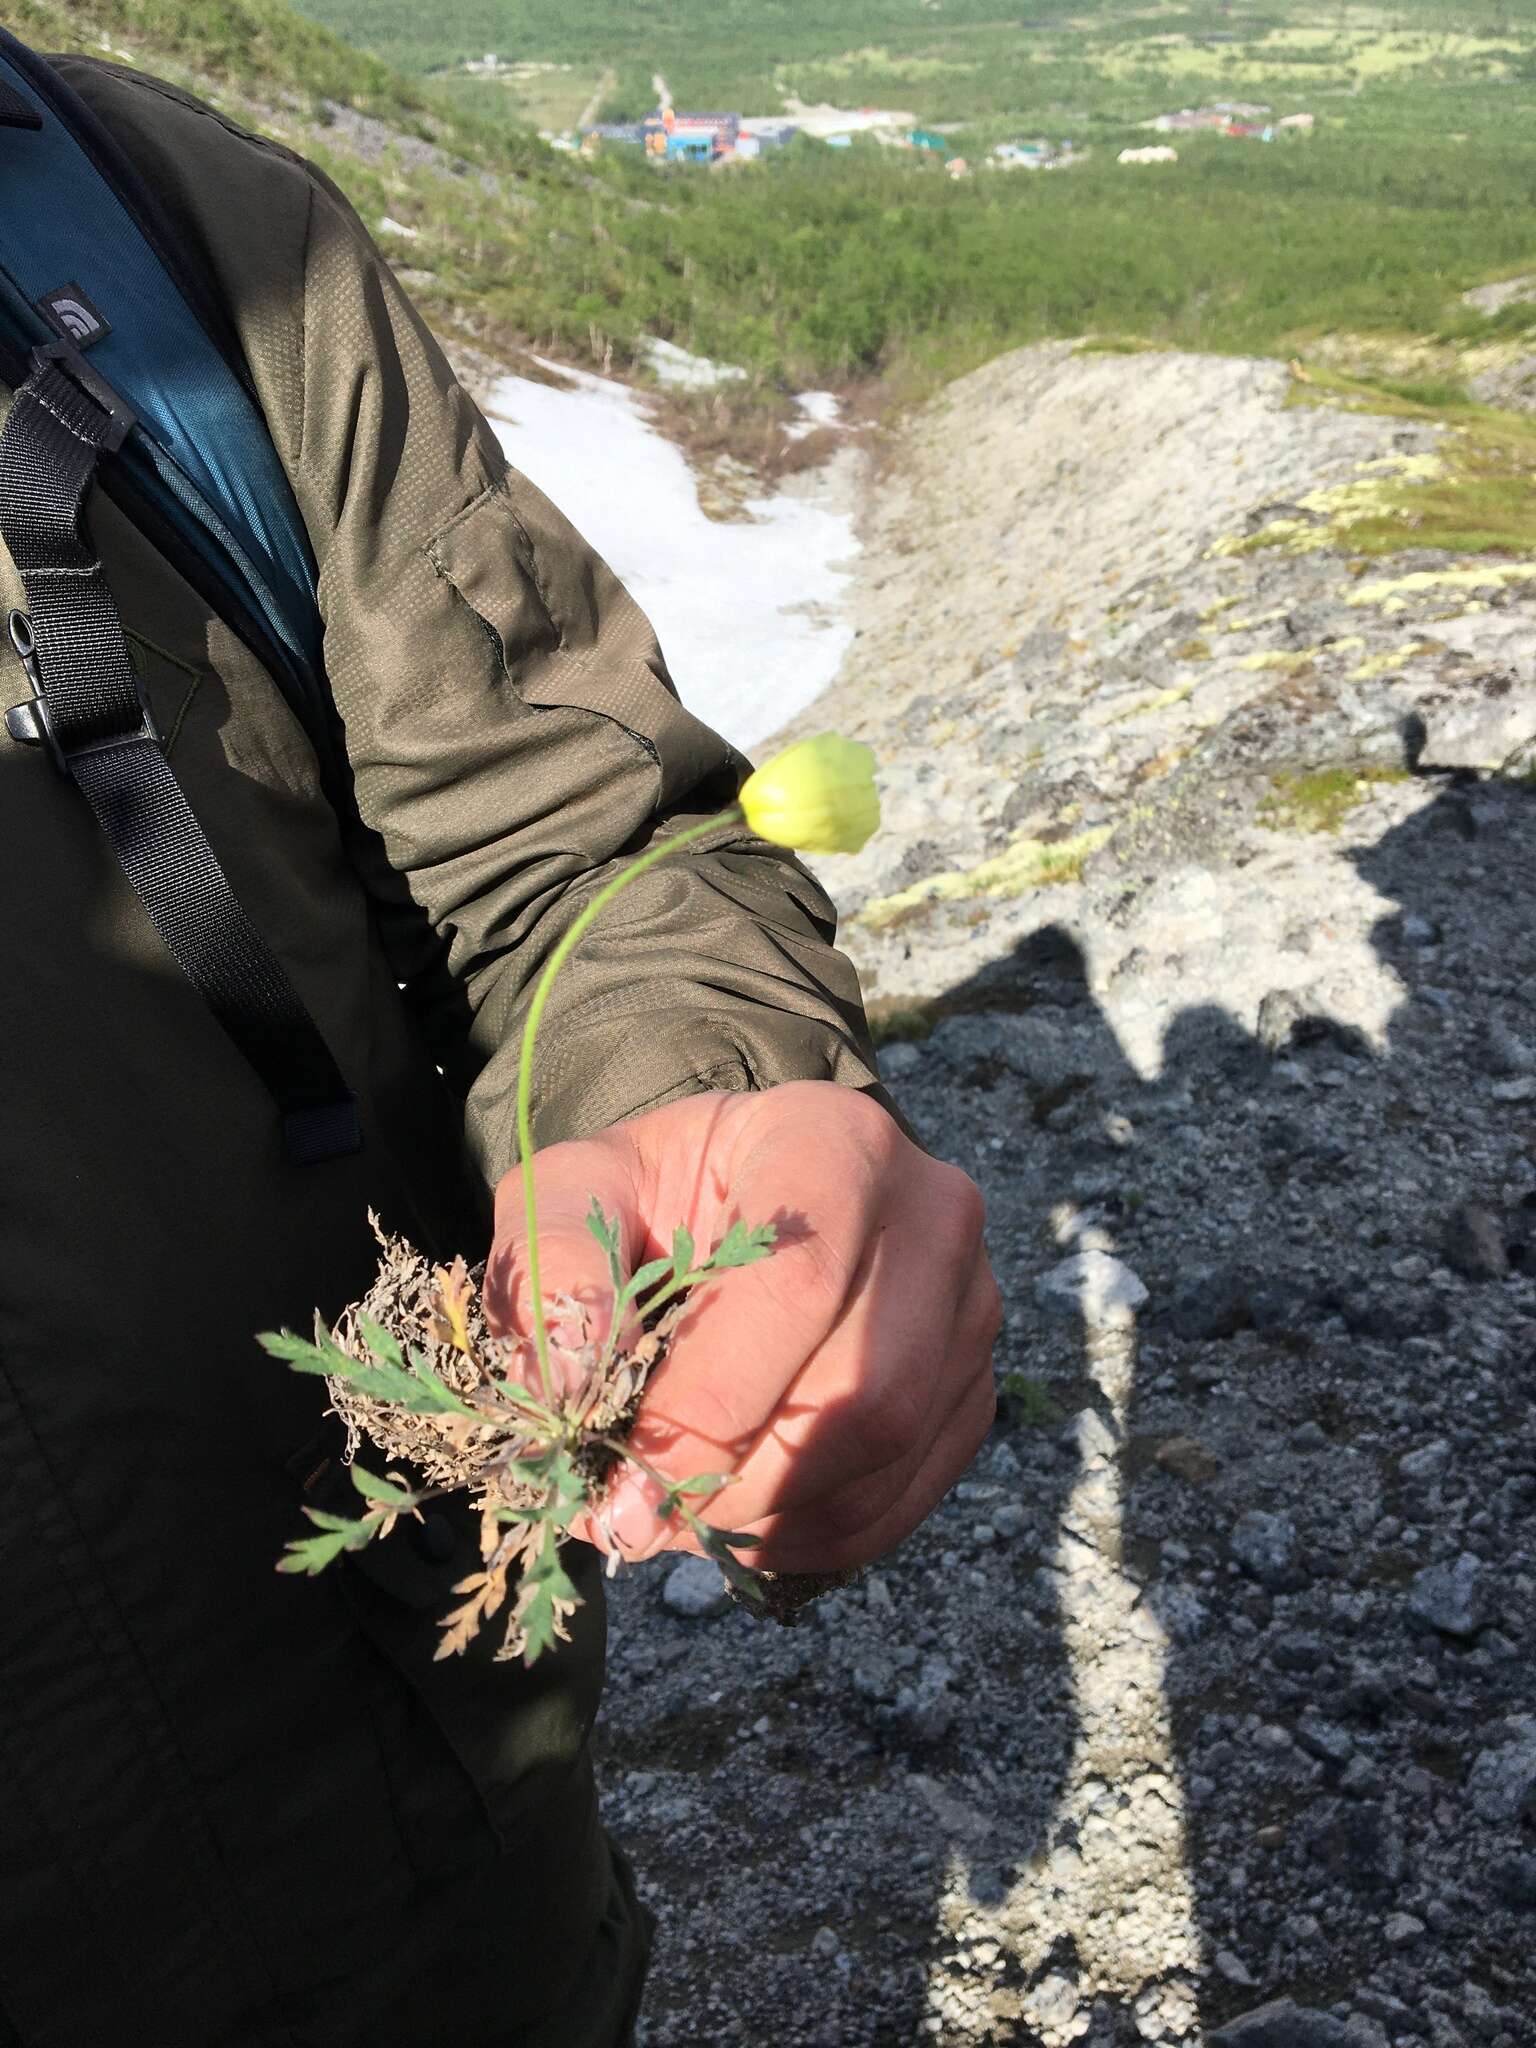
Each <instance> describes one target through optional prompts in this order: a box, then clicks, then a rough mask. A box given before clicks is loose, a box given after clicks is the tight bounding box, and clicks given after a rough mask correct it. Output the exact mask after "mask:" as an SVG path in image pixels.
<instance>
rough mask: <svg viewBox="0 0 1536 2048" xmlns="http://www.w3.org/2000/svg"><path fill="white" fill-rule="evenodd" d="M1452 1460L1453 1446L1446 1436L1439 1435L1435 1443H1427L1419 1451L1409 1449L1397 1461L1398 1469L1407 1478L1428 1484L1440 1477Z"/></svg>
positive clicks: (1419, 1483)
mask: <svg viewBox="0 0 1536 2048" xmlns="http://www.w3.org/2000/svg"><path fill="white" fill-rule="evenodd" d="M1450 1462H1451V1447H1450V1445H1449V1444H1448V1443H1447V1442H1446V1441H1445V1439H1444V1437H1437V1438H1436V1439H1435V1441H1434V1442H1433V1443H1430V1444H1425V1445H1423V1447H1422V1448H1421V1449H1419V1450H1417V1451H1409V1452H1407V1453H1406V1454H1405V1455H1404V1456H1403V1457H1401V1458H1399V1459H1398V1461H1397V1469H1398V1471H1399V1472H1401V1473H1402V1475H1403V1477H1404V1478H1405V1479H1411V1480H1413V1482H1414V1484H1415V1485H1418V1486H1428V1485H1429V1484H1431V1482H1432V1481H1434V1480H1436V1479H1439V1478H1440V1477H1441V1476H1442V1474H1443V1473H1444V1471H1445V1468H1446V1466H1447V1465H1449V1464H1450Z"/></svg>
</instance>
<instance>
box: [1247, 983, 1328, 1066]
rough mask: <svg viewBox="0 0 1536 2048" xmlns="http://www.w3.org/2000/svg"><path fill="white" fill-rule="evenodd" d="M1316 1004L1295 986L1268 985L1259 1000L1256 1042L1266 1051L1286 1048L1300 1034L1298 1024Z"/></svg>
mask: <svg viewBox="0 0 1536 2048" xmlns="http://www.w3.org/2000/svg"><path fill="white" fill-rule="evenodd" d="M1316 1008H1317V1005H1316V1004H1315V1003H1309V1002H1308V1001H1307V999H1306V997H1305V996H1304V995H1302V994H1301V992H1300V991H1299V990H1297V989H1294V988H1272V989H1271V990H1270V991H1269V994H1268V995H1267V996H1265V997H1264V999H1263V1000H1262V1002H1261V1003H1260V1004H1259V1014H1258V1020H1257V1023H1256V1026H1255V1033H1256V1036H1257V1038H1258V1041H1259V1043H1260V1045H1262V1046H1263V1047H1264V1049H1265V1050H1266V1052H1274V1053H1283V1052H1289V1051H1290V1049H1291V1045H1292V1043H1293V1041H1295V1040H1296V1039H1298V1038H1300V1037H1302V1036H1304V1030H1303V1031H1298V1029H1297V1027H1298V1025H1301V1026H1304V1025H1305V1020H1306V1019H1307V1017H1308V1016H1309V1015H1310V1014H1312V1013H1313V1012H1315V1010H1316Z"/></svg>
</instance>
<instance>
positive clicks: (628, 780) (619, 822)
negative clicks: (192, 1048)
mask: <svg viewBox="0 0 1536 2048" xmlns="http://www.w3.org/2000/svg"><path fill="white" fill-rule="evenodd" d="M309 176H310V195H311V196H310V204H309V218H308V223H307V233H306V244H305V261H304V275H305V286H304V290H305V300H304V345H303V364H302V385H301V389H302V401H301V412H300V430H299V437H298V440H297V443H296V446H295V448H294V450H293V458H292V469H293V474H294V477H295V481H296V484H297V486H298V489H299V493H300V498H301V503H302V507H303V510H304V512H305V515H306V518H307V520H308V522H309V525H310V530H311V532H312V534H313V536H314V538H315V542H316V549H317V553H318V556H319V560H320V600H321V608H322V611H323V614H324V621H325V648H326V657H327V667H328V670H329V674H330V678H331V682H332V686H333V689H334V693H335V699H336V704H337V708H338V710H339V712H340V715H341V719H342V721H343V724H344V727H345V734H346V745H347V751H348V754H349V757H350V760H351V764H352V769H353V775H354V779H355V789H356V797H357V804H358V808H359V811H360V813H361V817H362V821H363V823H364V825H365V827H366V828H368V830H369V832H370V833H371V834H372V835H374V839H375V843H376V845H377V846H378V847H380V848H381V849H382V853H383V855H384V857H385V859H386V860H387V863H388V867H389V869H390V870H391V872H392V877H394V878H399V879H398V881H397V882H396V883H395V886H396V887H397V888H398V887H399V886H400V885H401V884H403V887H404V889H405V890H406V891H408V893H409V898H410V901H411V904H412V905H414V906H415V908H416V911H417V913H419V916H420V918H424V921H425V925H426V927H427V928H428V930H429V932H430V934H431V936H432V939H433V941H434V943H435V946H436V949H437V957H438V959H439V961H440V962H441V963H444V964H446V968H447V970H448V976H449V978H450V983H451V987H452V989H453V991H454V992H455V994H456V996H457V998H458V1001H457V1004H456V1010H457V1022H456V1025H455V1030H456V1032H457V1039H458V1046H457V1050H458V1052H459V1055H460V1057H459V1058H458V1059H457V1061H455V1060H454V1058H453V1054H454V1048H453V1047H451V1046H450V1047H449V1048H448V1050H447V1052H446V1053H440V1055H439V1056H440V1057H443V1058H444V1061H445V1067H447V1068H448V1069H449V1071H450V1072H451V1071H452V1068H453V1065H455V1064H456V1065H457V1066H458V1068H459V1071H460V1073H461V1075H462V1079H463V1082H464V1085H465V1087H466V1090H467V1105H468V1125H469V1134H470V1141H471V1144H472V1146H473V1148H474V1150H475V1152H476V1155H477V1157H478V1160H479V1162H480V1164H481V1165H482V1167H483V1169H484V1171H485V1173H486V1174H487V1175H488V1176H490V1177H493V1178H494V1177H495V1176H497V1175H499V1174H500V1173H501V1172H503V1171H504V1170H505V1169H506V1168H507V1167H508V1166H509V1165H510V1164H511V1163H512V1162H513V1159H514V1157H515V1150H516V1144H515V1115H514V1103H515V1083H516V1067H517V1057H518V1049H519V1040H520V1034H521V1029H522V1022H523V1016H524V1012H525V1007H526V1004H527V1002H528V1000H529V998H530V996H531V993H532V987H533V983H534V981H535V979H536V977H537V975H538V972H539V969H540V968H541V966H542V965H543V963H544V961H545V960H546V959H547V957H548V955H549V952H550V950H551V948H552V947H553V946H554V945H555V943H556V941H557V940H558V939H559V937H560V935H561V934H562V932H564V931H565V930H566V928H567V927H568V926H569V924H570V922H571V920H572V919H573V918H574V917H575V916H576V914H577V912H578V911H579V910H580V908H581V907H582V905H583V904H584V903H586V902H587V901H588V900H589V899H590V897H591V896H592V894H593V893H594V892H595V891H596V890H597V889H598V888H599V887H600V886H601V885H602V884H603V883H604V882H605V881H606V880H608V879H609V878H610V877H611V876H612V875H613V874H614V873H615V872H616V870H617V868H618V866H620V865H622V863H623V861H624V860H625V859H626V858H629V857H632V856H633V854H634V853H635V852H637V851H638V850H640V849H641V848H643V847H644V846H645V845H647V844H648V843H649V842H651V841H652V840H653V839H654V838H655V837H656V836H657V835H660V834H665V833H667V832H671V831H673V830H676V829H677V827H678V826H679V825H680V824H682V823H684V822H687V821H688V820H689V819H692V818H696V817H706V816H708V815H710V814H711V813H712V812H714V811H716V810H718V809H719V808H721V807H722V806H723V805H724V804H725V803H727V802H728V801H729V800H730V798H731V797H732V796H733V795H734V793H735V790H736V788H737V787H738V786H739V782H740V780H741V777H742V776H743V775H744V773H745V772H746V767H747V764H746V763H745V762H744V761H743V760H742V759H741V757H740V756H739V755H737V754H736V753H735V752H734V751H733V750H732V749H731V748H730V747H729V746H728V745H726V743H725V742H724V741H723V740H721V739H720V738H719V737H717V735H716V734H714V733H713V732H711V731H710V730H709V729H708V728H707V727H706V726H704V725H703V724H701V723H700V722H699V720H697V719H696V718H694V717H692V716H691V715H690V714H689V713H688V712H686V711H685V710H684V709H683V708H682V706H681V704H680V703H679V701H678V699H677V695H676V693H675V691H674V689H673V687H672V684H671V681H670V678H669V677H668V674H667V670H666V667H665V664H664V662H663V659H662V656H661V652H660V650H659V648H658V646H657V643H656V640H655V637H654V635H653V633H652V631H651V629H650V626H649V624H648V623H647V621H646V619H645V618H644V616H643V615H642V613H641V612H640V610H639V609H638V607H637V606H636V605H635V604H634V602H633V601H632V600H631V599H630V597H629V596H628V594H627V593H626V592H625V591H624V589H623V588H622V587H621V585H620V584H619V582H618V580H617V579H616V578H615V577H614V575H613V574H612V573H611V572H610V570H609V569H608V568H607V567H606V566H605V565H604V563H603V562H601V561H600V560H599V559H598V558H597V556H596V555H595V554H594V553H593V552H592V550H591V549H590V548H589V547H588V546H587V545H586V544H585V542H584V541H583V540H582V539H581V538H580V536H579V535H578V534H577V533H576V532H575V531H574V530H573V528H572V527H571V526H570V525H569V524H568V523H567V521H566V520H565V519H564V518H563V517H562V516H561V514H560V513H559V512H557V511H556V509H555V508H554V506H553V505H552V504H551V503H550V502H549V501H548V500H547V499H546V498H545V497H543V496H542V495H541V494H540V492H538V491H537V490H536V489H535V488H534V487H533V486H532V485H531V484H530V483H529V482H528V481H527V480H526V479H525V478H523V477H522V476H520V475H519V474H518V473H517V472H516V471H515V470H513V469H511V468H510V467H509V466H508V464H507V461H506V459H505V457H504V455H503V454H502V452H501V449H500V447H499V445H498V444H497V442H496V440H495V437H494V435H493V434H492V432H491V430H490V428H489V427H488V425H487V424H486V422H485V420H484V419H483V418H482V417H481V415H480V414H479V412H478V411H477V410H476V408H475V407H474V406H473V404H472V403H471V402H470V400H469V398H468V397H467V396H466V394H465V393H464V392H463V390H462V389H461V388H460V387H459V386H458V384H457V383H456V382H455V380H454V378H453V375H452V373H451V371H450V370H449V368H448V366H447V364H446V362H445V361H444V358H443V355H442V353H441V351H440V350H439V349H438V347H437V345H436V344H435V342H434V341H433V340H432V338H431V336H430V335H429V334H428V332H427V331H426V328H425V326H424V325H423V323H422V321H421V320H420V318H419V317H418V316H417V314H416V313H415V311H414V310H413V308H412V307H411V306H410V304H409V303H408V301H407V300H406V298H405V297H404V295H403V293H402V292H401V290H400V289H399V287H398V285H397V284H396V282H395V280H394V278H393V276H392V275H391V273H390V271H389V269H388V267H387V265H386V264H385V262H384V261H383V259H382V258H381V257H380V255H379V254H378V252H377V251H376V250H375V248H374V246H373V244H372V242H371V241H370V239H369V238H368V236H367V234H366V233H365V232H364V230H363V228H362V226H361V224H360V223H359V221H358V220H357V218H356V216H355V215H354V214H353V212H352V210H351V208H350V207H349V206H348V205H347V204H346V202H345V201H344V200H343V199H342V198H341V197H340V195H339V194H338V193H336V192H335V190H334V188H332V187H331V186H329V185H328V183H327V182H326V181H325V180H324V179H323V178H319V177H317V176H316V175H315V174H314V173H312V172H311V173H310V174H309ZM621 487H622V486H621V484H620V483H619V481H618V480H615V488H621ZM386 892H387V885H386ZM833 929H834V920H833V915H832V911H831V907H830V905H829V903H828V901H827V899H826V897H825V895H824V894H823V892H822V890H821V889H820V888H819V887H818V886H817V884H816V883H815V882H814V881H813V880H812V879H811V877H810V876H809V875H808V874H807V873H806V871H805V870H804V869H803V868H802V867H801V866H800V865H799V864H798V863H797V862H796V861H795V860H794V859H793V858H791V857H790V856H789V855H787V854H785V853H784V852H782V851H781V850H779V849H776V848H772V847H769V846H766V845H765V844H763V843H762V842H760V841H757V840H755V839H754V838H753V837H752V836H751V835H750V834H749V833H748V832H747V831H746V829H745V827H735V828H727V829H723V830H721V831H720V832H718V833H716V834H712V835H710V836H709V837H708V838H707V839H705V840H702V841H700V842H699V843H698V845H697V846H695V847H694V848H693V849H692V850H691V851H689V852H688V853H685V854H683V855H680V856H677V857H675V858H673V859H671V860H668V861H666V862H664V863H662V864H661V865H660V866H659V867H658V868H656V869H654V870H652V871H651V873H650V874H649V875H647V876H646V877H644V878H643V879H642V880H641V881H640V882H638V883H637V884H635V885H634V886H633V887H632V888H630V889H629V890H628V891H626V893H625V894H624V895H623V896H622V897H621V898H620V899H619V900H618V901H617V902H616V903H615V904H614V905H613V906H611V907H610V908H609V909H608V910H606V911H605V912H604V914H603V916H602V918H601V919H600V920H599V921H598V923H597V924H596V925H595V927H594V928H593V930H592V932H591V933H590V935H589V936H588V937H587V939H586V940H585V941H584V942H583V945H582V947H581V948H580V950H579V951H578V952H577V954H576V955H575V956H574V957H573V958H572V960H571V962H570V964H569V965H568V967H567V968H566V969H565V971H564V973H563V974H562V977H561V979H560V981H559V982H558V983H557V984H556V988H555V992H554V995H553V997H552V999H551V1002H550V1005H549V1008H548V1010H547V1011H546V1013H545V1019H544V1022H543V1025H542V1028H541V1032H540V1040H539V1057H538V1063H537V1070H536V1087H537V1100H536V1123H535V1130H536V1135H537V1138H538V1141H539V1142H540V1143H541V1144H542V1143H549V1142H552V1141H553V1140H556V1139H559V1138H564V1137H569V1136H574V1135H580V1134H583V1133H590V1132H592V1131H594V1130H597V1129H600V1128H602V1127H604V1126H606V1125H607V1124H609V1123H611V1122H613V1121H616V1120H617V1119H619V1118H621V1117H624V1116H626V1115H630V1114H633V1113H634V1112H636V1111H639V1110H641V1109H645V1108H647V1107H650V1106H653V1105H657V1104H660V1103H664V1102H666V1101H668V1100H670V1099H672V1098H674V1097H677V1096H681V1095H685V1094H688V1093H690V1092H693V1091H696V1090H701V1089H709V1088H737V1089H741V1088H765V1087H768V1086H771V1085H773V1084H774V1083H777V1082H781V1081H787V1080H791V1079H804V1078H817V1079H832V1080H836V1081H841V1082H848V1083H851V1084H853V1085H855V1086H863V1087H870V1086H874V1085H876V1076H875V1068H874V1057H873V1053H872V1051H871V1049H870V1046H869V1041H868V1036H867V1031H866V1027H865V1024H864V1019H863V1012H862V1008H861V1005H860V1000H859V992H858V985H857V980H856V977H855V975H854V972H853V969H852V967H851V966H850V964H849V963H848V962H847V960H846V959H845V958H844V957H843V956H842V955H840V954H839V953H837V952H836V951H835V950H834V949H833V945H832V937H833Z"/></svg>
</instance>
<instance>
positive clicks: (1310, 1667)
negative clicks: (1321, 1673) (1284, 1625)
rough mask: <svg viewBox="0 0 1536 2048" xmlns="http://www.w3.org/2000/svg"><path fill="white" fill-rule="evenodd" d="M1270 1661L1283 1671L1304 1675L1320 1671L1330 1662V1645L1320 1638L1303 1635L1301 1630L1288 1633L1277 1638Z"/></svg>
mask: <svg viewBox="0 0 1536 2048" xmlns="http://www.w3.org/2000/svg"><path fill="white" fill-rule="evenodd" d="M1269 1655H1270V1660H1271V1662H1272V1663H1274V1664H1275V1665H1276V1666H1278V1668H1279V1669H1280V1670H1281V1671H1294V1672H1297V1673H1300V1674H1302V1675H1306V1674H1307V1673H1309V1672H1313V1671H1317V1670H1319V1669H1320V1668H1321V1667H1322V1666H1323V1665H1324V1664H1326V1663H1327V1661H1328V1645H1327V1644H1326V1643H1325V1642H1324V1641H1323V1640H1322V1638H1321V1637H1320V1636H1309V1635H1303V1634H1301V1633H1300V1631H1299V1630H1291V1631H1288V1632H1287V1633H1286V1634H1284V1635H1280V1636H1276V1638H1275V1640H1274V1642H1273V1643H1272V1644H1271V1645H1270V1651H1269Z"/></svg>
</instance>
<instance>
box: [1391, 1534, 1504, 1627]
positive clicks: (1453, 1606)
mask: <svg viewBox="0 0 1536 2048" xmlns="http://www.w3.org/2000/svg"><path fill="white" fill-rule="evenodd" d="M1408 1612H1409V1613H1410V1614H1411V1615H1412V1616H1413V1618H1414V1619H1415V1620H1416V1621H1420V1622H1423V1623H1424V1624H1425V1626H1426V1627H1428V1628H1433V1629H1437V1630H1438V1631H1439V1632H1440V1634H1441V1635H1447V1636H1454V1637H1455V1638H1457V1640H1459V1641H1465V1640H1466V1639H1467V1638H1468V1637H1471V1636H1475V1635H1476V1634H1477V1632H1478V1630H1479V1629H1480V1628H1486V1627H1487V1625H1488V1622H1489V1620H1490V1619H1491V1616H1490V1613H1489V1596H1488V1588H1487V1583H1486V1576H1485V1573H1484V1569H1483V1564H1482V1561H1481V1559H1480V1558H1477V1557H1474V1556H1473V1555H1472V1553H1471V1552H1470V1551H1465V1550H1464V1551H1463V1552H1462V1554H1461V1555H1460V1557H1456V1558H1452V1559H1450V1560H1449V1561H1448V1562H1447V1563H1445V1564H1432V1565H1428V1566H1426V1568H1425V1569H1424V1570H1423V1571H1421V1572H1419V1573H1417V1574H1416V1576H1415V1577H1414V1580H1413V1583H1412V1584H1411V1585H1410V1586H1409V1588H1408Z"/></svg>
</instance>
